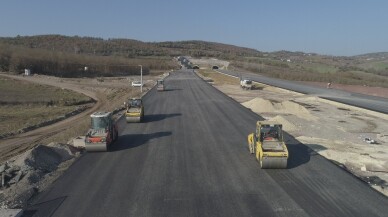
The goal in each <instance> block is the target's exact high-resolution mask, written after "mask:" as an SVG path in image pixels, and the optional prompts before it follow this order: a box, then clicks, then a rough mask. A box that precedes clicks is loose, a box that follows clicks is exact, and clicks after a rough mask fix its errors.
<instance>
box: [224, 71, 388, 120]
mask: <svg viewBox="0 0 388 217" xmlns="http://www.w3.org/2000/svg"><path fill="white" fill-rule="evenodd" d="M217 71H218V72H221V73H224V74H227V75H231V76H235V77H241V76H242V77H246V78H250V79H252V80H253V81H257V82H260V83H263V84H268V85H271V86H275V87H280V88H284V89H287V90H292V91H296V92H299V93H304V94H311V95H316V96H319V97H320V98H323V99H328V100H332V101H336V102H340V103H345V104H348V105H353V106H357V107H360V108H365V109H369V110H372V111H376V112H381V113H384V114H388V99H387V98H383V97H377V96H369V95H364V94H359V93H350V92H347V91H342V90H335V89H327V88H320V87H313V86H309V85H305V84H301V83H298V82H292V81H286V80H281V79H275V78H269V77H265V76H262V75H258V74H253V73H247V72H233V71H228V70H217Z"/></svg>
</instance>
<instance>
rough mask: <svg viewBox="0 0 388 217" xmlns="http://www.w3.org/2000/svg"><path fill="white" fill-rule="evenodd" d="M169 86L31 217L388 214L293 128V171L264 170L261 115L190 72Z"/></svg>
mask: <svg viewBox="0 0 388 217" xmlns="http://www.w3.org/2000/svg"><path fill="white" fill-rule="evenodd" d="M165 83H166V85H167V89H168V91H165V92H156V91H155V89H153V90H151V92H149V94H147V95H146V96H145V97H144V103H145V115H146V116H145V122H144V123H131V124H126V123H125V122H124V121H120V123H119V125H120V127H121V130H120V138H119V141H118V142H117V144H115V146H114V148H113V149H112V150H111V151H110V152H104V153H86V154H85V155H83V156H82V157H81V158H80V159H78V160H77V161H76V162H75V163H74V164H73V165H72V166H71V167H70V168H69V169H68V170H67V171H66V172H65V174H64V175H63V176H61V177H60V178H59V179H58V180H57V181H56V182H55V183H54V184H53V185H52V186H51V187H50V188H49V189H48V190H47V191H45V192H43V193H41V194H40V195H38V197H37V199H36V202H35V203H34V204H33V205H32V206H30V207H29V208H28V209H27V210H26V211H25V216H63V217H68V216H201V217H202V216H212V217H213V216H222V217H224V216H387V213H388V199H387V198H386V197H385V196H383V195H381V194H380V193H378V192H376V191H375V190H373V189H372V188H370V187H369V186H367V185H366V184H365V183H364V182H362V181H360V180H359V179H357V178H355V177H354V176H353V175H351V174H349V173H347V172H346V171H344V170H343V169H341V168H339V167H338V166H336V165H334V164H333V163H331V162H329V161H328V160H326V159H324V158H323V157H321V156H320V155H317V154H316V153H314V152H312V151H311V150H310V149H309V148H307V147H306V146H305V145H303V144H298V142H297V141H296V140H295V139H294V138H292V137H291V136H289V135H286V139H287V141H288V144H289V145H288V148H289V151H290V159H289V168H288V169H284V170H262V169H260V167H259V164H258V163H257V161H256V160H255V159H254V157H253V156H252V155H250V154H249V152H248V148H247V144H246V143H247V141H246V140H247V139H246V137H247V135H248V133H250V132H252V131H253V130H254V128H255V123H256V121H257V120H259V119H261V117H259V116H258V115H256V114H254V113H253V112H251V111H250V110H248V109H246V108H244V107H242V106H241V105H240V104H239V103H237V102H235V101H234V100H232V99H231V98H229V97H227V96H225V95H224V94H222V93H221V92H219V91H218V90H216V89H215V88H213V87H212V86H210V85H209V84H207V83H205V82H204V81H202V80H201V79H200V78H198V77H197V76H196V75H195V74H193V73H192V72H191V71H180V72H175V73H171V75H170V76H169V77H168V78H167V79H166V80H165Z"/></svg>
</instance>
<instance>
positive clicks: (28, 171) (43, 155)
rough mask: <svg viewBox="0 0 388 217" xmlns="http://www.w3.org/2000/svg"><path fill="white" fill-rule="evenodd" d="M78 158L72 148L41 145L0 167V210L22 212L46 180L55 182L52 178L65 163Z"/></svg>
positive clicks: (75, 150)
mask: <svg viewBox="0 0 388 217" xmlns="http://www.w3.org/2000/svg"><path fill="white" fill-rule="evenodd" d="M78 155H79V152H78V151H77V149H75V148H73V147H70V146H68V145H64V144H56V143H51V144H49V145H38V146H37V147H35V148H34V149H32V150H30V151H27V152H25V153H23V154H21V155H19V156H17V157H15V158H13V159H11V160H10V161H7V162H6V163H4V164H2V165H0V174H1V178H0V179H1V185H0V187H1V190H0V208H22V207H23V206H24V205H25V204H26V203H27V201H28V200H29V199H30V198H31V197H33V196H34V195H35V194H36V193H37V192H39V191H40V190H41V189H42V187H43V186H42V184H43V183H46V182H47V181H48V180H47V179H55V177H56V176H55V175H53V174H54V173H56V171H57V169H58V168H59V167H61V165H62V163H64V162H67V161H69V160H71V159H73V158H75V157H76V156H78ZM51 181H54V180H51Z"/></svg>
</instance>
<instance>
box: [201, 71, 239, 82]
mask: <svg viewBox="0 0 388 217" xmlns="http://www.w3.org/2000/svg"><path fill="white" fill-rule="evenodd" d="M198 73H199V74H201V75H202V76H204V77H206V78H210V79H212V80H213V81H214V84H216V85H217V84H219V85H222V84H234V85H239V84H240V81H239V79H238V78H234V77H231V76H227V75H224V74H221V73H218V72H216V71H212V70H203V69H200V70H198Z"/></svg>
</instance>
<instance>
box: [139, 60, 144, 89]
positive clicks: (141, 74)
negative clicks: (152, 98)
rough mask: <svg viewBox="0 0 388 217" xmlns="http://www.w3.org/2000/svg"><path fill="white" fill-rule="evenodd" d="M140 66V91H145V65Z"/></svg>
mask: <svg viewBox="0 0 388 217" xmlns="http://www.w3.org/2000/svg"><path fill="white" fill-rule="evenodd" d="M139 66H140V92H141V93H143V66H142V65H139Z"/></svg>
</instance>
